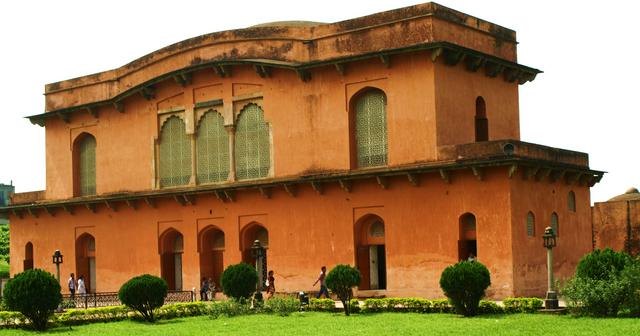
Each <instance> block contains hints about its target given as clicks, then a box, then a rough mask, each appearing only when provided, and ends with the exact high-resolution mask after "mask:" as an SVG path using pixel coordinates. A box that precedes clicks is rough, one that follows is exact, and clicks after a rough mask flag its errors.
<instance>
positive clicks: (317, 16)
mask: <svg viewBox="0 0 640 336" xmlns="http://www.w3.org/2000/svg"><path fill="white" fill-rule="evenodd" d="M418 1H420V0H412V1H406V0H395V1H389V0H387V1H379V0H351V1H348V0H341V1H337V0H322V1H301V0H299V1H278V0H271V1H190V0H181V1H160V0H156V1H141V0H136V1H133V0H129V1H122V0H110V1H86V0H84V1H65V0H57V1H27V0H22V1H18V0H13V1H11V0H5V1H1V2H0V48H1V51H0V100H1V101H2V109H1V110H0V183H9V181H11V180H13V183H14V185H15V186H16V191H18V192H23V191H30V190H42V189H44V188H45V152H44V146H45V141H44V128H41V127H38V126H33V125H31V123H30V122H29V121H28V120H27V119H24V118H23V117H25V116H28V115H33V114H39V113H43V112H44V97H43V96H42V94H43V93H44V85H45V84H47V83H51V82H56V81H60V80H64V79H69V78H74V77H79V76H84V75H89V74H92V73H96V72H101V71H105V70H110V69H113V68H117V67H119V66H122V65H124V64H126V63H128V62H130V61H133V60H134V59H136V58H138V57H141V56H143V55H145V54H147V53H150V52H152V51H154V50H157V49H160V48H162V47H165V46H167V45H169V44H172V43H175V42H178V41H181V40H184V39H187V38H190V37H195V36H198V35H202V34H206V33H210V32H216V31H222V30H229V29H236V28H244V27H248V26H251V25H254V24H257V23H264V22H271V21H282V20H308V21H321V22H336V21H341V20H345V19H350V18H354V17H359V16H363V15H367V14H372V13H377V12H381V11H385V10H391V9H395V8H400V7H404V6H409V5H413V4H416V3H418ZM438 2H439V3H440V4H442V5H445V6H447V7H451V8H453V9H456V10H459V11H462V12H465V13H467V14H470V15H473V16H476V17H479V18H481V19H484V20H487V21H490V22H493V23H496V24H499V25H501V26H505V27H507V28H511V29H514V30H515V31H516V32H517V36H518V41H519V42H520V44H519V46H518V60H519V63H521V64H524V65H527V66H531V67H534V68H538V69H541V70H543V71H544V73H543V74H540V75H538V77H537V79H536V80H535V81H534V82H532V83H527V84H524V85H521V86H520V123H521V139H522V140H523V141H528V142H533V143H539V144H544V145H548V146H553V147H559V148H565V149H571V150H577V151H582V152H587V153H589V156H590V164H591V168H592V169H596V170H604V171H608V172H609V173H608V174H606V175H605V177H604V178H603V180H602V181H601V183H599V184H597V185H596V186H595V187H594V188H593V189H592V201H596V202H598V201H604V200H606V199H608V198H610V197H613V196H615V195H618V194H621V193H623V192H624V191H625V190H626V189H627V188H629V187H631V186H635V187H640V174H639V173H638V171H639V168H640V155H639V153H638V151H637V148H638V145H639V144H640V143H639V141H638V140H639V139H640V137H639V136H638V134H637V133H636V131H637V130H638V120H639V115H640V107H639V106H640V104H638V103H637V98H638V97H639V96H640V85H638V80H640V66H638V62H639V58H640V55H639V51H640V43H639V41H640V37H639V35H640V34H639V33H640V28H638V26H637V24H636V22H637V20H636V19H637V17H636V16H637V8H638V6H636V5H635V1H606V2H603V1H597V2H596V1H546V0H537V1H507V0H504V1H477V0H476V1H472V0H468V1H464V0H459V1H455V0H440V1H438ZM636 95H638V96H636Z"/></svg>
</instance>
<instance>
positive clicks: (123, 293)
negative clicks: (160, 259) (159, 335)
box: [118, 274, 168, 322]
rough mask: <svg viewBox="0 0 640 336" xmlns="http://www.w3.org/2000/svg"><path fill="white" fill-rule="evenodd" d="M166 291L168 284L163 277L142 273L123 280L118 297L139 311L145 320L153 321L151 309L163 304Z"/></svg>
mask: <svg viewBox="0 0 640 336" xmlns="http://www.w3.org/2000/svg"><path fill="white" fill-rule="evenodd" d="M167 291H168V286H167V283H166V282H165V281H164V280H163V279H160V278H158V277H156V276H153V275H149V274H144V275H140V276H137V277H134V278H132V279H131V280H129V281H127V282H125V283H124V285H122V287H120V290H119V291H118V298H119V299H120V302H122V303H123V304H124V305H125V306H127V307H130V308H131V309H133V310H135V311H137V312H139V313H140V315H142V317H143V318H144V319H145V320H146V321H149V322H153V321H154V320H155V318H154V316H153V311H154V309H156V308H158V307H161V306H162V305H163V304H164V298H165V297H167Z"/></svg>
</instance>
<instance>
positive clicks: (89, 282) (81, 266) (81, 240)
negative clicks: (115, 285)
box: [76, 233, 96, 293]
mask: <svg viewBox="0 0 640 336" xmlns="http://www.w3.org/2000/svg"><path fill="white" fill-rule="evenodd" d="M76 276H77V277H78V278H80V276H83V277H84V285H85V287H86V288H87V293H95V292H96V239H95V238H94V237H93V236H92V235H90V234H88V233H84V234H82V235H81V236H80V237H78V238H77V239H76Z"/></svg>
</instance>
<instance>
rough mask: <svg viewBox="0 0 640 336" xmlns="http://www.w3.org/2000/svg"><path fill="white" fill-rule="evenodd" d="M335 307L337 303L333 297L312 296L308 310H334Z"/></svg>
mask: <svg viewBox="0 0 640 336" xmlns="http://www.w3.org/2000/svg"><path fill="white" fill-rule="evenodd" d="M335 309H336V303H335V301H333V300H331V299H316V298H312V299H310V300H309V305H308V306H307V310H309V311H326V312H332V311H334V310H335Z"/></svg>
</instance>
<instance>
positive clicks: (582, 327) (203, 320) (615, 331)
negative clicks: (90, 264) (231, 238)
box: [0, 313, 640, 336]
mask: <svg viewBox="0 0 640 336" xmlns="http://www.w3.org/2000/svg"><path fill="white" fill-rule="evenodd" d="M35 334H36V333H34V332H30V331H23V330H6V329H5V330H0V335H35ZM45 334H55V335H78V336H84V335H252V336H255V335H269V336H272V335H274V336H275V335H357V336H363V335H464V336H473V335H483V336H484V335H536V336H540V335H554V336H556V335H616V336H623V335H639V334H640V319H592V318H573V317H570V316H553V315H541V314H535V315H531V314H528V315H527V314H516V315H495V316H481V317H475V318H462V317H458V316H455V315H447V314H415V313H384V314H357V315H352V316H350V317H346V316H344V315H341V314H329V313H296V314H294V315H292V316H289V317H280V316H272V315H251V316H242V317H234V318H220V319H217V320H213V319H210V318H209V317H207V316H200V317H190V318H181V319H173V320H166V321H160V322H158V323H157V324H147V323H142V322H132V321H123V322H112V323H96V324H89V325H84V326H76V327H72V328H69V327H65V328H62V327H60V328H54V329H51V330H49V331H48V332H46V333H45Z"/></svg>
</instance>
